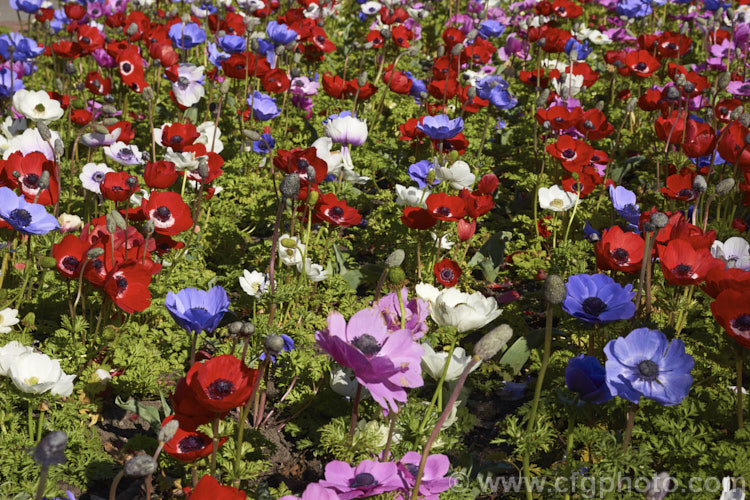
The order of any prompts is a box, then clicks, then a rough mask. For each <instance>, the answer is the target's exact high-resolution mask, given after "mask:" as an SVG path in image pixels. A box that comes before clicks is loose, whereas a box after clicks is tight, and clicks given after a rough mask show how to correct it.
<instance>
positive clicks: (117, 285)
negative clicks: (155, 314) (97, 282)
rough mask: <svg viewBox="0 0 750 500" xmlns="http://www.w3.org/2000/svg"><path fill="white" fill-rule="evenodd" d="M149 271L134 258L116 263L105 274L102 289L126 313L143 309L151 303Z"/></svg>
mask: <svg viewBox="0 0 750 500" xmlns="http://www.w3.org/2000/svg"><path fill="white" fill-rule="evenodd" d="M150 284H151V273H150V272H149V271H148V269H147V268H146V266H144V265H143V264H141V263H140V262H138V261H135V260H127V261H125V262H123V263H121V264H118V265H117V266H116V267H115V268H114V269H113V270H112V271H110V272H109V273H108V274H107V277H106V278H105V280H104V291H105V293H106V294H107V295H108V296H109V298H110V299H112V301H113V302H114V303H115V305H116V306H117V307H119V308H120V309H122V310H123V311H125V312H126V313H128V314H131V313H133V312H135V311H139V312H140V311H145V310H146V309H147V308H148V306H150V305H151V292H150V291H149V289H148V286H149V285H150Z"/></svg>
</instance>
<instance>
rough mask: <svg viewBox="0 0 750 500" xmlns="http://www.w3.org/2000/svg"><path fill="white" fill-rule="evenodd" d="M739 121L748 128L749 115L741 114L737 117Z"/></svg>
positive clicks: (749, 123) (749, 124)
mask: <svg viewBox="0 0 750 500" xmlns="http://www.w3.org/2000/svg"><path fill="white" fill-rule="evenodd" d="M737 108H738V109H740V108H742V106H737ZM739 121H740V123H741V124H742V126H744V127H750V113H744V112H743V113H742V114H741V115H740V117H739Z"/></svg>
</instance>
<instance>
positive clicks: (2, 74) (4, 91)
mask: <svg viewBox="0 0 750 500" xmlns="http://www.w3.org/2000/svg"><path fill="white" fill-rule="evenodd" d="M11 82H12V83H11ZM11 87H12V88H13V91H14V92H15V91H16V90H21V89H23V88H26V87H25V86H24V84H23V80H21V79H20V78H18V73H17V72H16V71H13V72H11V70H10V68H2V69H0V97H3V98H5V99H7V98H9V97H10V89H11Z"/></svg>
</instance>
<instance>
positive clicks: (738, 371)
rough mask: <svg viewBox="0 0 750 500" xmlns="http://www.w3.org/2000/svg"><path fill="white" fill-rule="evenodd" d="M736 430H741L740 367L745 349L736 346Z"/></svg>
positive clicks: (743, 359)
mask: <svg viewBox="0 0 750 500" xmlns="http://www.w3.org/2000/svg"><path fill="white" fill-rule="evenodd" d="M737 351H738V352H737V430H740V429H742V427H743V422H742V417H743V415H742V413H743V408H742V365H743V364H744V361H745V348H744V347H742V346H741V345H739V344H737Z"/></svg>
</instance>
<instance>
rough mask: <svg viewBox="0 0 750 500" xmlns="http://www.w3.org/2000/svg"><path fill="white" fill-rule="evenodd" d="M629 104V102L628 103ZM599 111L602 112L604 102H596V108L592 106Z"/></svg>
mask: <svg viewBox="0 0 750 500" xmlns="http://www.w3.org/2000/svg"><path fill="white" fill-rule="evenodd" d="M628 104H630V102H628ZM594 107H595V108H596V109H598V110H599V111H604V101H596V106H594Z"/></svg>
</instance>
